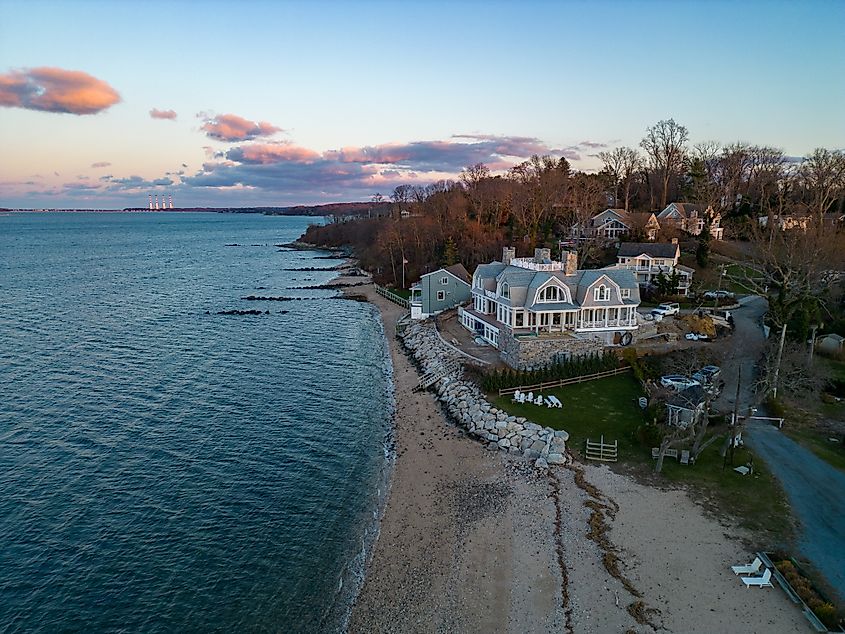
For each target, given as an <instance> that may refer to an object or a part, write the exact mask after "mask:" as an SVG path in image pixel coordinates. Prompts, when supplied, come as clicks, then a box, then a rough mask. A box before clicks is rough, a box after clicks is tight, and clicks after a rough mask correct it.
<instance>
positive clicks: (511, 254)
mask: <svg viewBox="0 0 845 634" xmlns="http://www.w3.org/2000/svg"><path fill="white" fill-rule="evenodd" d="M515 257H516V248H515V247H504V248H503V249H502V264H504V265H505V266H509V265H510V263H511V260H513V259H514V258H515Z"/></svg>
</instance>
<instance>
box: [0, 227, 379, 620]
mask: <svg viewBox="0 0 845 634" xmlns="http://www.w3.org/2000/svg"><path fill="white" fill-rule="evenodd" d="M308 222H309V220H308V219H306V218H290V217H287V218H286V217H268V216H260V215H243V214H238V215H229V214H189V213H160V214H125V213H114V214H112V213H109V214H25V215H12V216H7V217H0V631H3V632H6V631H8V632H69V631H78V632H187V631H197V632H199V631H203V632H207V631H221V632H222V631H225V632H240V631H250V632H253V631H255V632H263V631H267V632H318V631H319V632H323V631H336V630H338V629H340V627H341V624H342V622H343V618H344V614H345V612H346V607H347V602H348V600H349V598H350V594H351V593H352V592H353V591H354V587H355V583H354V582H355V578H356V575H357V574H358V573H360V567H361V564H362V561H363V557H362V555H361V553H362V544H364V543H365V542H366V539H367V537H366V536H367V535H369V534H371V532H372V530H373V513H374V510H375V509H376V507H377V500H376V496H377V491H379V489H380V488H381V489H383V479H384V472H385V468H386V466H385V465H386V460H385V448H384V447H385V441H386V438H387V435H388V434H389V417H390V408H391V403H390V397H389V393H390V391H389V381H390V367H389V360H388V357H387V355H386V352H385V343H384V339H383V336H382V331H381V326H380V323H379V321H378V319H377V316H376V314H375V312H374V309H373V308H372V307H371V306H370V305H368V304H360V303H357V302H352V301H345V300H340V299H333V298H332V297H333V296H334V293H333V292H332V291H324V290H322V291H321V290H311V291H309V290H289V289H291V288H292V287H296V286H305V285H313V284H318V283H320V282H325V281H327V280H329V279H331V278H332V277H333V276H334V274H333V273H331V272H302V271H299V272H294V271H285V270H283V269H285V268H305V267H328V266H332V265H335V264H337V263H338V260H326V259H316V258H315V256H317V255H320V254H319V253H311V252H296V251H279V250H278V249H277V248H276V247H274V246H273V245H274V244H278V243H281V242H289V241H291V240H294V239H296V238H297V237H298V236H299V235H300V234H301V233H302V232H303V231H304V229H305V227H306V226H307V224H308ZM229 244H238V245H242V246H225V245H229ZM245 295H285V296H296V297H304V298H309V299H307V300H304V301H289V302H249V301H244V300H241V299H240V298H241V297H242V296H245ZM256 308H260V309H261V310H269V311H270V314H269V315H264V314H262V315H257V316H222V315H216V314H215V313H216V312H217V311H220V310H230V309H256ZM206 311H208V312H209V313H210V314H206ZM282 311H289V312H287V313H285V314H283V312H282Z"/></svg>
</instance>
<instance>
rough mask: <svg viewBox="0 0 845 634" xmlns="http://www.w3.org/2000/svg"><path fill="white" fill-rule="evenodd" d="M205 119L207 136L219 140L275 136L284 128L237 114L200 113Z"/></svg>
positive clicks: (241, 139)
mask: <svg viewBox="0 0 845 634" xmlns="http://www.w3.org/2000/svg"><path fill="white" fill-rule="evenodd" d="M197 116H199V117H200V118H202V119H204V120H205V123H203V124H202V125H201V126H200V129H201V130H203V131H204V132H205V133H206V135H207V136H209V137H210V138H212V139H217V140H218V141H248V140H250V139H255V138H258V137H268V136H273V135H274V134H276V133H277V132H281V131H282V129H281V128H279V127H277V126H274V125H273V124H271V123H268V122H267V121H249V120H248V119H244V118H243V117H239V116H238V115H236V114H221V115H217V116H214V117H208V116H206V115H205V114H203V113H200V114H199V115H197Z"/></svg>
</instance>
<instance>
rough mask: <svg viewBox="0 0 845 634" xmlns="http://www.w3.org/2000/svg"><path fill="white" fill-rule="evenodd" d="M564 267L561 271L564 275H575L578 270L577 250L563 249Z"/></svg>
mask: <svg viewBox="0 0 845 634" xmlns="http://www.w3.org/2000/svg"><path fill="white" fill-rule="evenodd" d="M563 255H564V267H563V272H564V275H575V273H576V271H577V270H578V252H577V251H564V252H563Z"/></svg>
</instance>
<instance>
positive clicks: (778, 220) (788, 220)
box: [757, 214, 810, 231]
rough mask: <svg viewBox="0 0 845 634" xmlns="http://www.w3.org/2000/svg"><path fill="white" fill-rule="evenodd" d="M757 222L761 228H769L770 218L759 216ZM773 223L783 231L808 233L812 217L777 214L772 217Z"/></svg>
mask: <svg viewBox="0 0 845 634" xmlns="http://www.w3.org/2000/svg"><path fill="white" fill-rule="evenodd" d="M757 222H758V223H759V224H760V226H761V227H764V228H765V227H768V226H769V217H768V216H759V217H758V218H757ZM772 222H773V223H774V224H775V226H776V227H777V228H778V229H780V230H781V231H790V230H792V229H801V230H802V231H806V230H807V225H808V224H809V222H810V216H795V215H792V216H779V215H776V214H775V215H773V216H772Z"/></svg>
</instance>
